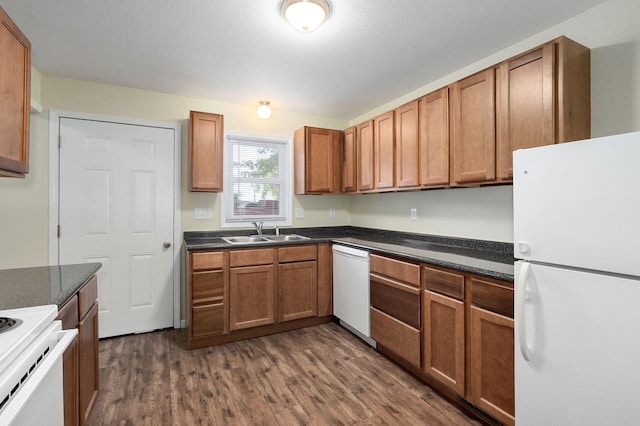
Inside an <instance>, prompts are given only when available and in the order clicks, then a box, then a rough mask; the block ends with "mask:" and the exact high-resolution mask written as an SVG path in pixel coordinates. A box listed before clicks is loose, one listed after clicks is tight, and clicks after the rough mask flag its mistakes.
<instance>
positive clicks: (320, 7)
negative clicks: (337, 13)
mask: <svg viewBox="0 0 640 426" xmlns="http://www.w3.org/2000/svg"><path fill="white" fill-rule="evenodd" d="M280 13H281V14H282V16H284V18H285V19H286V20H287V21H289V24H291V26H292V27H293V28H295V29H296V30H298V31H302V32H303V33H309V32H311V31H313V30H315V29H316V28H318V27H319V26H320V25H321V24H322V23H323V22H324V21H325V20H326V19H327V18H328V17H329V14H330V13H331V4H330V3H329V1H328V0H282V3H280Z"/></svg>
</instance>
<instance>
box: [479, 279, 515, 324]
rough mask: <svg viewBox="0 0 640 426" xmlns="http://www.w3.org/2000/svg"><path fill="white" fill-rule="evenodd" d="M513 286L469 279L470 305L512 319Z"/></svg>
mask: <svg viewBox="0 0 640 426" xmlns="http://www.w3.org/2000/svg"><path fill="white" fill-rule="evenodd" d="M513 297H514V294H513V285H512V284H511V283H507V282H505V283H504V285H501V284H497V283H493V282H489V281H484V280H481V279H478V278H472V279H471V304H472V305H475V306H478V307H480V308H484V309H486V310H488V311H491V312H495V313H498V314H501V315H504V316H506V317H509V318H513Z"/></svg>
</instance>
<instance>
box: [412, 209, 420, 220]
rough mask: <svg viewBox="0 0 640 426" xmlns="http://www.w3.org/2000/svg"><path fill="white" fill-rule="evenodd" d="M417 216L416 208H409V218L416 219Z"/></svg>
mask: <svg viewBox="0 0 640 426" xmlns="http://www.w3.org/2000/svg"><path fill="white" fill-rule="evenodd" d="M417 218H418V209H415V208H414V209H411V220H416V219H417Z"/></svg>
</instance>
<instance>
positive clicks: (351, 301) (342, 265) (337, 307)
mask: <svg viewBox="0 0 640 426" xmlns="http://www.w3.org/2000/svg"><path fill="white" fill-rule="evenodd" d="M333 315H335V316H336V317H337V318H338V319H339V320H340V325H342V326H343V327H345V328H346V329H348V330H349V331H351V332H353V333H354V334H355V335H357V336H358V337H360V338H361V339H362V340H364V341H365V342H367V343H368V344H370V345H371V346H373V347H376V342H375V340H373V339H372V338H371V327H370V321H369V252H368V251H364V250H358V249H355V248H352V247H347V246H343V245H339V244H334V245H333Z"/></svg>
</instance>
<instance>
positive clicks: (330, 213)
mask: <svg viewBox="0 0 640 426" xmlns="http://www.w3.org/2000/svg"><path fill="white" fill-rule="evenodd" d="M329 217H336V209H335V208H333V207H331V208H330V209H329Z"/></svg>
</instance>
